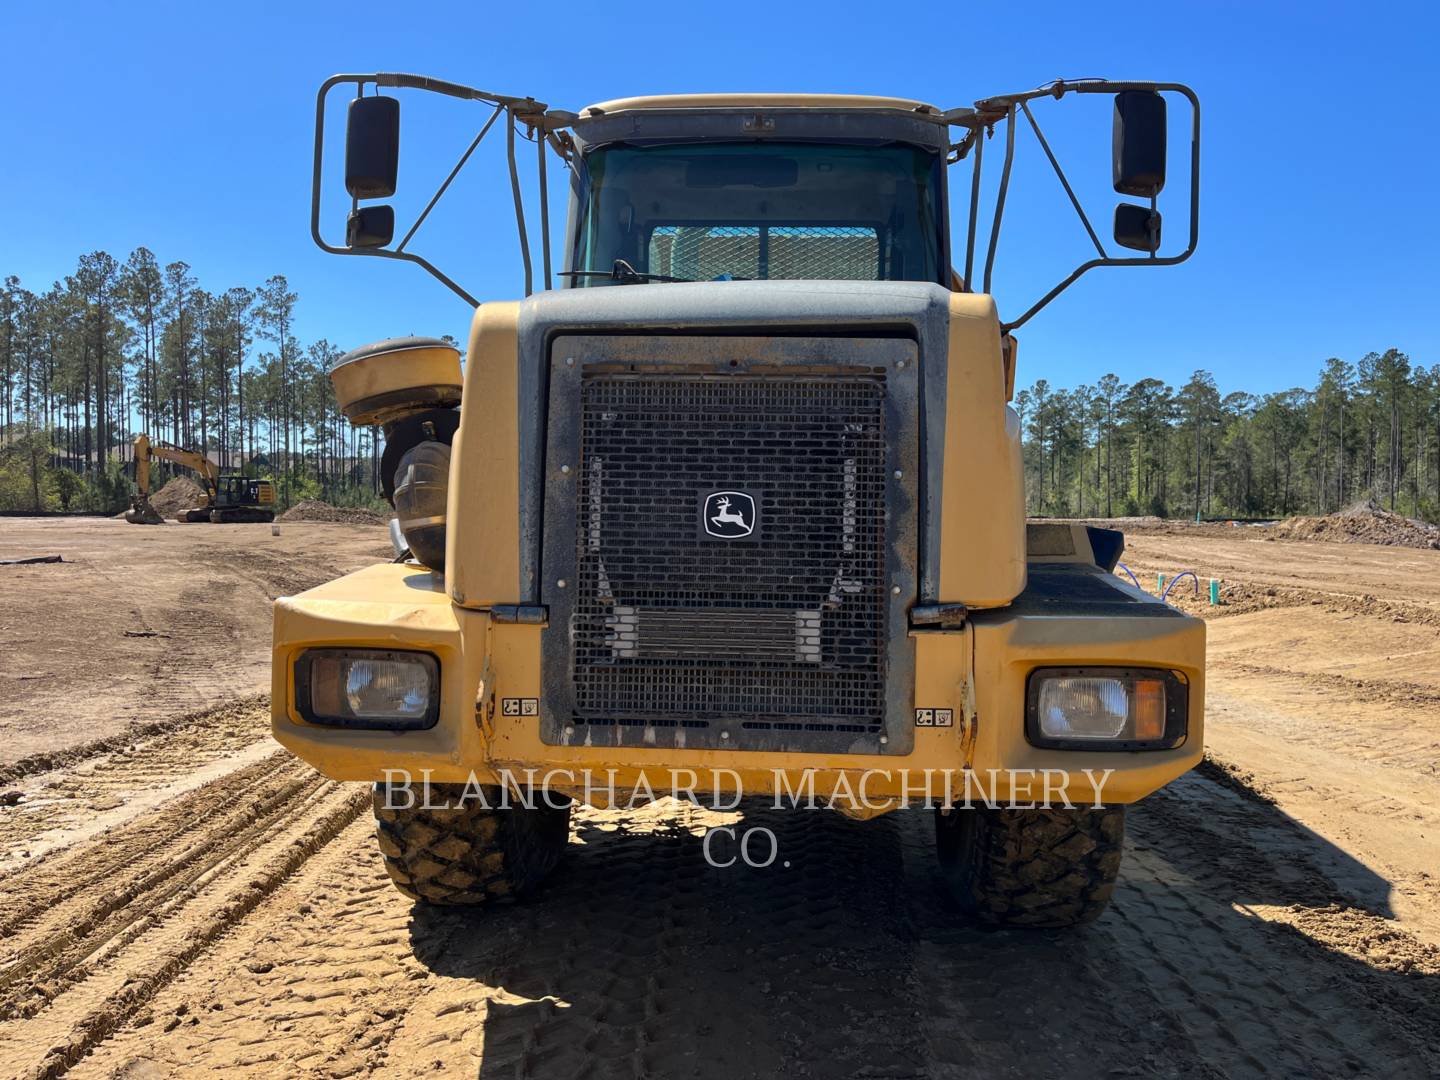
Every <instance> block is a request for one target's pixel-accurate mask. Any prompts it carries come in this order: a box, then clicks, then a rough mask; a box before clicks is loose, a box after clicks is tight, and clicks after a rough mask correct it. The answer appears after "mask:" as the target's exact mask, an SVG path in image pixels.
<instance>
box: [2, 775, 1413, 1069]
mask: <svg viewBox="0 0 1440 1080" xmlns="http://www.w3.org/2000/svg"><path fill="white" fill-rule="evenodd" d="M277 761H278V762H279V764H278V765H277V764H275V762H277ZM304 776H306V774H305V772H304V767H303V766H300V765H299V764H298V763H293V762H290V761H289V760H288V759H286V758H284V757H283V756H282V755H279V754H277V755H275V758H274V759H269V758H267V759H266V760H265V761H263V762H259V763H256V764H254V765H251V766H247V767H246V768H244V769H240V770H237V771H236V773H235V774H233V778H231V777H227V778H225V780H223V781H217V782H215V783H212V784H210V785H206V787H204V788H201V789H197V790H196V791H194V792H191V793H189V794H187V795H185V796H183V797H181V798H180V799H177V800H175V801H174V802H173V803H172V804H167V805H166V807H164V808H161V809H160V810H157V811H154V812H152V813H150V814H149V815H146V817H144V818H140V819H137V820H136V821H135V822H133V823H132V825H131V826H130V831H129V832H126V833H125V834H124V835H123V836H114V835H113V834H112V838H111V839H110V843H111V844H118V845H119V848H120V850H121V851H125V850H133V848H131V847H127V845H131V844H140V843H141V842H142V841H143V840H144V839H145V838H148V837H151V836H160V835H165V836H168V837H169V839H168V840H167V841H165V842H164V843H165V844H168V845H170V846H169V847H163V846H157V847H156V850H155V851H154V852H153V853H151V855H152V857H151V858H150V859H149V860H137V862H136V865H135V867H134V869H133V872H131V875H130V877H129V878H122V876H120V874H119V873H118V872H117V867H120V868H123V867H124V865H125V864H124V861H123V859H122V860H118V861H117V860H116V859H115V857H114V855H113V853H111V854H109V855H107V854H106V852H105V850H104V849H105V847H106V845H104V844H89V845H82V846H81V847H80V848H77V849H76V850H74V851H71V852H66V853H63V854H62V855H58V856H56V857H55V858H53V859H50V860H46V861H45V862H43V863H41V864H39V865H37V866H35V867H33V868H31V869H30V870H28V871H27V872H25V873H24V874H22V875H18V876H17V879H16V880H17V882H20V883H21V884H22V888H23V889H24V890H25V894H26V895H29V889H30V888H33V889H35V890H37V891H43V890H44V889H49V890H51V894H53V895H55V896H57V897H61V892H60V890H62V889H64V888H65V883H66V882H67V881H69V882H70V883H71V889H70V892H69V893H67V894H65V895H64V896H63V897H61V899H60V900H58V901H57V903H58V905H59V906H57V908H56V911H55V918H54V919H53V920H52V919H50V918H49V917H48V916H46V915H45V914H44V913H42V914H41V915H40V916H38V917H36V918H35V919H33V920H32V921H31V922H29V923H26V924H25V925H24V926H23V927H22V928H21V930H20V933H21V934H22V935H28V936H25V937H23V941H25V942H32V943H33V942H38V941H43V940H46V937H45V935H46V934H47V933H53V932H54V930H55V927H56V926H62V925H69V924H71V923H72V922H75V925H76V926H77V927H78V929H77V934H78V935H80V936H79V937H78V938H77V942H76V944H74V946H73V947H72V946H71V945H70V944H66V945H65V947H64V949H62V950H61V953H60V954H57V955H61V956H62V959H64V961H65V963H67V964H72V966H71V967H70V968H69V971H70V972H72V973H73V974H75V976H76V978H75V981H73V982H70V983H66V984H65V985H63V986H57V987H56V988H55V989H56V991H57V992H56V993H55V995H54V997H53V1000H50V1001H48V1003H45V1004H43V1005H42V1006H41V1007H40V1008H39V1009H38V1010H37V1011H35V1012H34V1015H33V1016H31V1017H30V1018H29V1019H19V1020H14V1019H12V1020H10V1021H8V1022H5V1023H3V1024H0V1074H9V1073H11V1072H14V1073H16V1074H18V1075H41V1076H58V1075H60V1074H62V1073H64V1072H65V1071H66V1070H67V1069H70V1068H71V1067H72V1066H73V1070H72V1071H73V1075H75V1076H119V1075H132V1074H135V1075H139V1074H146V1070H150V1071H151V1072H154V1073H162V1074H175V1073H192V1074H193V1073H197V1072H212V1073H214V1072H225V1073H226V1074H227V1075H242V1076H267V1077H268V1076H276V1075H301V1074H303V1075H314V1076H351V1075H364V1074H368V1073H371V1072H375V1071H386V1072H390V1071H401V1072H407V1073H408V1072H416V1073H418V1072H425V1073H427V1074H431V1075H434V1074H440V1075H449V1074H452V1073H460V1074H462V1075H472V1076H478V1077H480V1078H482V1080H488V1078H494V1077H501V1076H503V1077H507V1078H514V1077H521V1078H523V1077H542V1078H546V1080H549V1078H551V1077H555V1078H564V1077H580V1076H585V1077H597V1078H606V1077H626V1078H633V1077H673V1076H696V1077H702V1078H710V1077H713V1078H716V1080H719V1078H722V1077H723V1078H726V1080H729V1078H732V1077H748V1076H755V1077H770V1076H782V1075H783V1076H797V1077H808V1078H815V1080H830V1078H837V1080H838V1078H841V1077H847V1078H848V1077H869V1078H872V1080H879V1078H902V1077H904V1078H911V1077H927V1078H951V1077H955V1078H958V1077H981V1076H984V1077H1016V1078H1018V1077H1026V1076H1033V1075H1066V1076H1095V1075H1118V1076H1125V1075H1145V1076H1173V1077H1187V1078H1188V1077H1217V1076H1287V1077H1288V1076H1308V1075H1335V1074H1352V1075H1367V1074H1373V1073H1383V1074H1386V1075H1389V1076H1399V1077H1408V1076H1425V1075H1433V1074H1435V1072H1436V1070H1437V1069H1440V1056H1437V1049H1436V1047H1435V1045H1434V1043H1433V1031H1434V1030H1436V1025H1437V1024H1440V1005H1437V1004H1436V1002H1437V1000H1440V995H1436V994H1435V988H1436V987H1437V985H1440V957H1437V956H1436V955H1435V952H1434V950H1429V949H1427V947H1422V946H1421V945H1420V943H1417V942H1415V941H1413V940H1406V939H1405V935H1403V934H1400V933H1399V932H1398V931H1396V930H1395V929H1394V927H1393V926H1389V925H1387V921H1386V919H1385V918H1384V914H1383V912H1380V911H1374V910H1367V909H1365V908H1364V907H1363V906H1360V905H1358V904H1356V903H1355V902H1354V901H1353V898H1351V897H1349V896H1347V895H1346V894H1345V893H1344V891H1343V889H1341V888H1340V887H1338V886H1336V885H1335V884H1334V883H1333V882H1331V881H1330V880H1329V878H1327V877H1326V874H1325V873H1324V864H1323V861H1321V860H1319V858H1318V856H1315V853H1314V851H1313V850H1312V849H1313V848H1314V846H1315V845H1316V843H1317V841H1316V839H1315V838H1314V837H1313V836H1307V835H1306V834H1305V833H1304V830H1303V829H1301V827H1299V826H1298V825H1296V824H1294V823H1293V822H1292V821H1291V820H1290V819H1289V818H1286V817H1285V816H1284V815H1283V814H1281V813H1280V812H1279V811H1278V810H1277V808H1276V807H1274V806H1273V805H1271V804H1268V803H1266V802H1264V801H1262V800H1259V799H1254V798H1249V797H1247V796H1246V795H1245V794H1244V792H1243V790H1236V789H1234V788H1229V787H1224V786H1221V785H1219V784H1217V783H1215V782H1213V781H1212V780H1210V779H1208V778H1207V777H1206V776H1203V775H1192V776H1189V777H1185V778H1183V779H1182V780H1180V781H1178V782H1177V783H1176V784H1174V785H1172V786H1171V787H1170V788H1169V789H1167V790H1166V791H1164V792H1162V793H1160V794H1158V795H1156V796H1153V797H1152V798H1150V799H1148V800H1146V801H1145V802H1144V803H1142V804H1140V805H1139V806H1138V807H1136V808H1135V809H1134V810H1133V811H1132V813H1131V815H1130V819H1131V820H1130V830H1129V832H1130V845H1129V852H1128V854H1127V857H1126V862H1125V865H1124V868H1123V870H1122V876H1121V882H1120V886H1119V888H1118V890H1117V897H1116V902H1115V906H1114V908H1113V909H1112V910H1111V911H1110V912H1109V913H1107V914H1106V915H1105V916H1104V917H1103V918H1102V919H1101V920H1100V921H1099V922H1098V923H1096V924H1095V925H1094V926H1092V927H1089V928H1086V929H1083V930H1080V931H1077V932H1063V931H1041V932H1020V931H986V930H980V929H977V928H974V927H970V926H967V925H965V924H964V923H963V921H961V920H960V919H959V918H958V917H957V916H956V915H955V913H954V912H952V911H951V910H950V909H949V907H948V906H947V904H946V903H945V901H944V899H943V897H942V895H941V893H940V891H939V888H938V883H937V878H936V874H935V872H934V869H933V852H932V845H931V835H930V834H931V820H930V818H929V816H928V814H925V813H921V812H908V813H907V812H900V813H897V814H893V815H890V816H887V817H885V818H881V819H878V820H876V821H871V822H854V821H850V820H848V819H845V818H842V817H840V816H838V815H835V814H832V813H828V812H820V811H815V812H808V811H798V810H787V811H777V810H775V809H773V808H771V807H769V806H767V805H763V804H760V803H756V802H747V803H745V804H743V805H742V807H740V808H739V809H738V810H737V811H735V812H731V813H717V812H715V811H709V810H702V809H699V808H695V807H690V806H686V805H682V804H675V803H673V802H669V801H666V802H662V803H660V804H656V805H654V806H650V807H645V808H641V809H637V810H633V811H598V810H593V809H590V808H577V812H576V815H575V821H574V827H573V835H572V844H571V845H570V848H569V852H568V858H567V861H566V864H565V865H563V866H562V868H561V870H560V872H559V873H558V874H557V876H556V878H555V879H554V880H553V882H552V883H551V885H550V886H549V887H547V888H546V889H545V890H543V891H542V892H541V893H540V894H539V895H537V896H535V897H534V898H532V899H531V900H529V901H527V902H525V903H523V904H519V905H502V906H498V907H495V908H493V909H491V910H488V911H480V912H471V911H462V910H443V909H431V908H425V907H412V906H411V905H410V904H409V903H408V902H407V901H405V900H404V899H403V898H401V897H400V896H399V895H398V894H397V893H395V892H394V891H393V890H392V889H391V888H390V886H389V883H388V881H387V880H386V878H385V876H384V872H383V869H382V868H381V865H380V860H379V858H378V855H377V853H376V851H375V845H374V840H373V836H372V835H371V829H370V825H369V822H368V821H362V820H355V819H356V816H357V815H358V814H359V813H360V811H361V809H362V808H363V806H364V805H365V804H366V803H367V802H368V798H367V794H368V793H367V792H366V791H365V790H364V789H363V788H362V787H361V786H360V785H346V786H342V785H336V784H331V783H329V782H328V781H321V780H319V779H318V778H315V777H314V776H313V774H310V775H309V777H308V783H302V784H301V785H300V786H298V787H297V786H296V781H297V780H299V779H301V778H302V777H304ZM242 793H243V794H242ZM267 799H268V800H269V801H268V802H267V801H266V800H267ZM242 802H243V803H246V804H249V805H248V806H245V807H242V806H240V805H239V804H240V803H242ZM167 815H171V816H169V817H167ZM187 815H188V816H189V819H190V821H191V822H192V828H191V830H189V831H187V830H185V829H183V828H182V829H178V830H177V829H176V825H177V824H178V823H179V821H180V820H181V819H182V818H184V817H185V816H187ZM715 825H731V826H733V827H735V828H736V830H737V832H740V831H743V830H744V829H746V828H752V829H753V828H757V827H763V828H766V829H769V830H771V832H772V833H773V835H774V837H775V842H776V848H777V857H776V861H775V862H774V863H773V864H772V865H771V866H769V867H766V868H762V869H747V868H745V867H744V866H743V865H741V864H739V863H737V864H736V865H734V866H732V867H728V868H717V867H713V866H710V865H708V864H707V863H706V861H705V859H704V857H703V852H702V838H703V836H704V833H705V831H706V830H707V829H708V828H710V827H712V826H715ZM117 832H119V830H117ZM222 834H223V835H222ZM760 839H761V837H760V836H759V835H757V836H756V842H757V843H758V842H759V841H760ZM187 845H188V846H187ZM207 845H208V846H207ZM765 846H766V848H767V850H768V842H767V843H766V845H765ZM196 847H199V848H202V849H203V852H202V853H197V854H194V855H191V856H190V857H189V858H188V859H186V858H185V857H184V856H185V854H186V853H187V852H190V851H191V850H192V849H193V848H196ZM712 854H715V855H717V856H718V857H720V858H721V859H728V857H729V856H730V855H731V854H734V850H733V847H732V846H731V845H730V844H729V842H728V841H727V840H724V839H723V838H717V840H716V841H715V843H714V844H713V845H712ZM67 860H68V861H67ZM167 861H174V862H178V863H181V864H182V865H181V866H180V867H179V868H178V869H176V870H174V871H172V872H169V873H166V872H165V871H164V870H163V869H162V868H163V866H164V865H165V864H166V863H167ZM787 862H788V863H789V864H790V865H789V866H786V865H784V864H785V863H787ZM202 866H203V867H204V870H203V871H202V872H200V873H198V874H197V873H196V871H197V870H200V869H201V867H202ZM87 867H88V868H89V876H88V877H87V876H86V873H87V871H86V868H87ZM147 875H149V876H148V877H147ZM77 880H80V881H81V882H82V883H81V884H80V885H79V886H78V887H76V886H75V885H74V882H75V881H77ZM47 883H48V884H47ZM127 884H128V889H127V887H126V886H127ZM127 892H130V893H133V894H134V896H133V898H127V899H126V900H125V902H124V903H123V904H122V905H120V906H119V907H117V908H116V909H115V911H114V912H112V913H110V914H108V915H105V914H102V915H100V916H99V917H98V918H96V919H94V920H92V922H93V927H94V929H93V930H92V931H91V932H90V936H88V937H86V936H84V935H85V933H86V931H85V926H84V925H83V923H84V920H79V921H78V922H76V921H75V920H74V919H73V913H74V912H77V911H84V910H103V908H104V906H105V903H106V900H105V898H106V897H108V896H121V895H123V894H126V893H127ZM87 904H88V905H90V907H89V908H87V907H86V905H87ZM129 906H133V907H134V909H135V910H134V912H132V913H129V914H123V915H121V912H122V911H123V908H124V907H129ZM62 909H63V910H62ZM117 915H120V917H121V918H122V919H125V920H128V921H127V922H126V923H125V926H124V927H123V928H122V929H120V930H119V931H118V932H115V933H110V931H112V930H114V929H115V927H116V926H117V925H118V923H117V922H115V921H107V920H114V919H115V918H116V916H117ZM132 916H133V917H132ZM47 928H48V929H47ZM106 934H108V935H109V936H108V937H107V936H106ZM102 938H103V940H102ZM87 945H88V946H89V947H90V951H89V952H88V954H86V955H84V956H80V955H79V953H80V951H81V950H84V949H85V948H86V947H87ZM66 950H68V951H66ZM1377 950H1382V951H1377ZM72 958H73V963H72ZM48 962H49V961H48V959H47V958H42V960H41V962H40V963H38V964H37V965H35V966H34V967H33V968H32V970H33V972H34V977H35V978H40V979H42V980H43V978H44V977H45V976H46V975H47V973H49V972H51V970H52V969H51V968H48V967H46V966H45V964H46V963H48ZM64 977H68V976H63V977H61V981H63V978H64ZM24 982H25V980H24V979H18V980H16V981H15V986H17V987H18V986H21V985H23V984H24ZM42 996H43V994H42ZM15 1000H21V1001H23V1000H24V999H23V998H17V999H15Z"/></svg>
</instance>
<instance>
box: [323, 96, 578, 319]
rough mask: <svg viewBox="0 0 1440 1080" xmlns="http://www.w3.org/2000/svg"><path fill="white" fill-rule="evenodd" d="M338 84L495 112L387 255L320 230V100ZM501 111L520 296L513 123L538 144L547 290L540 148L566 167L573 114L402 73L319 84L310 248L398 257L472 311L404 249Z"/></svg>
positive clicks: (523, 235) (459, 292) (521, 221)
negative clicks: (335, 240)
mask: <svg viewBox="0 0 1440 1080" xmlns="http://www.w3.org/2000/svg"><path fill="white" fill-rule="evenodd" d="M341 83H354V84H355V89H356V95H357V96H363V94H364V92H365V87H366V85H367V84H369V85H372V86H374V87H375V89H376V91H377V92H378V90H379V88H380V87H382V86H384V87H395V88H397V89H409V90H424V91H427V92H429V93H435V94H444V95H446V96H448V97H454V98H460V99H461V100H464V101H483V102H486V103H488V104H491V105H493V106H495V111H494V112H493V113H492V114H491V115H490V117H489V118H488V119H487V120H486V121H485V124H484V126H483V127H481V129H480V133H479V134H478V135H476V136H475V138H474V140H473V141H472V142H471V143H470V145H469V146H468V147H467V148H466V149H465V152H464V153H463V154H461V155H460V160H459V161H457V162H456V163H455V167H454V168H453V169H451V170H450V174H449V175H448V176H446V178H445V179H444V180H443V181H442V182H441V184H440V186H439V188H438V189H437V190H436V191H435V194H434V195H432V196H431V197H430V201H429V202H428V203H427V204H426V205H425V209H424V210H422V211H421V212H420V216H419V217H418V218H416V220H415V223H414V224H413V225H411V226H410V228H409V230H408V231H406V233H405V236H404V237H403V238H402V239H401V241H400V243H399V244H397V245H396V247H395V250H393V251H388V250H385V249H383V248H349V247H339V246H337V245H334V244H330V243H327V242H326V240H325V238H324V236H323V235H322V234H321V231H320V181H321V175H320V174H321V167H322V165H323V161H324V147H325V101H326V98H327V96H328V95H329V93H330V91H331V89H332V88H333V87H335V86H337V85H339V84H341ZM502 112H503V113H504V114H505V119H506V125H507V129H508V131H509V135H508V137H507V139H506V150H507V157H508V163H509V171H510V185H511V191H512V193H513V195H514V199H515V218H516V226H517V229H518V231H519V234H520V248H521V253H522V255H523V256H524V260H525V294H526V295H527V296H528V295H529V294H530V293H531V292H532V291H533V290H532V281H531V272H530V242H529V236H528V234H527V232H526V229H525V210H524V203H523V201H522V198H521V190H520V178H519V171H518V168H517V164H516V159H515V124H516V123H517V122H519V123H523V124H525V125H526V126H527V127H528V128H529V129H530V130H531V131H533V132H534V133H535V141H536V142H537V143H538V144H539V150H540V162H539V181H540V188H541V190H540V200H541V208H540V227H541V232H542V236H541V243H542V244H543V245H544V265H545V287H546V288H547V289H548V288H549V287H550V214H549V205H548V193H547V192H546V191H545V186H544V185H545V182H546V172H545V144H546V143H547V142H548V143H549V144H550V146H551V148H552V149H553V150H554V151H555V153H557V154H559V155H560V156H561V157H562V158H563V159H564V160H565V161H566V163H567V164H568V163H569V157H570V150H571V148H572V147H573V145H574V144H573V143H571V142H570V140H569V139H568V137H566V136H565V133H564V132H563V131H562V130H561V129H562V128H564V127H567V126H568V125H569V124H570V123H571V122H572V121H573V120H574V116H573V115H571V114H569V113H562V112H556V113H553V114H552V113H550V112H549V111H548V106H546V105H545V104H543V103H542V102H538V101H536V100H535V99H534V98H531V97H524V98H519V97H509V96H506V95H504V94H493V93H490V92H489V91H487V90H477V89H475V88H474V87H470V86H463V85H461V84H460V83H452V82H446V81H445V80H443V79H432V78H430V77H428V76H425V75H408V74H404V73H398V72H376V73H373V74H364V75H362V74H345V75H332V76H331V77H330V78H328V79H326V80H325V82H323V83H322V84H321V85H320V90H319V92H318V93H317V94H316V96H315V150H314V164H313V172H312V177H311V186H310V236H311V239H313V240H314V241H315V244H316V246H318V247H319V248H320V249H321V250H322V251H327V252H329V253H330V254H332V255H369V256H373V257H378V258H382V259H398V260H400V261H402V262H411V263H414V264H415V265H417V266H419V267H420V268H421V269H422V270H424V271H425V272H426V273H428V274H430V275H431V276H432V277H434V278H435V279H436V280H437V281H439V282H440V283H441V284H443V285H444V286H445V287H446V288H448V289H449V290H450V291H451V292H453V293H454V294H455V295H456V296H458V297H460V299H462V300H464V301H465V302H466V303H467V304H469V305H470V306H471V307H478V306H479V301H478V300H476V299H475V297H473V296H471V295H470V293H468V292H467V291H466V290H465V289H463V288H461V287H460V286H459V285H458V284H456V283H455V282H454V281H452V280H451V279H450V278H449V277H448V276H447V275H446V274H444V273H443V272H442V271H441V270H440V269H439V268H437V267H436V266H434V265H433V264H432V263H430V261H429V260H427V259H425V258H423V257H421V256H419V255H416V254H413V253H412V252H409V251H406V250H405V247H406V245H408V244H409V243H410V240H411V238H412V237H413V236H414V235H415V233H416V231H417V230H418V229H419V228H420V226H421V224H422V223H423V222H424V221H425V219H426V218H427V217H429V215H430V211H431V210H433V209H434V207H435V204H436V203H437V202H439V201H440V198H441V197H442V196H443V195H444V194H445V192H446V191H447V190H448V189H449V187H450V184H451V182H452V181H453V180H454V179H455V177H456V176H457V175H459V173H460V170H461V169H463V168H464V167H465V164H466V162H468V161H469V160H470V156H471V154H473V153H474V152H475V149H476V147H478V146H479V145H480V142H481V140H483V139H484V138H485V135H486V134H487V133H488V132H489V130H490V128H491V127H492V126H493V125H494V123H495V121H496V120H497V119H498V118H499V116H500V114H501V113H502ZM357 206H358V200H355V199H351V209H352V210H354V209H355V208H356V207H357Z"/></svg>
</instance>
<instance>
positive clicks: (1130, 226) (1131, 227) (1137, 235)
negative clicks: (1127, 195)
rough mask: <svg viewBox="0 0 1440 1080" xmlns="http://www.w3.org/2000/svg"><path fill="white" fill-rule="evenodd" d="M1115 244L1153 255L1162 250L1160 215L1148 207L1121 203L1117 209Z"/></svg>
mask: <svg viewBox="0 0 1440 1080" xmlns="http://www.w3.org/2000/svg"><path fill="white" fill-rule="evenodd" d="M1115 242H1116V243H1117V244H1119V245H1120V246H1121V247H1126V248H1130V249H1131V250H1132V251H1143V252H1146V253H1147V254H1150V255H1153V254H1155V252H1157V251H1159V250H1160V214H1159V212H1158V211H1154V210H1151V209H1150V208H1149V207H1148V206H1136V205H1135V204H1134V203H1121V204H1120V205H1119V206H1117V207H1115Z"/></svg>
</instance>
